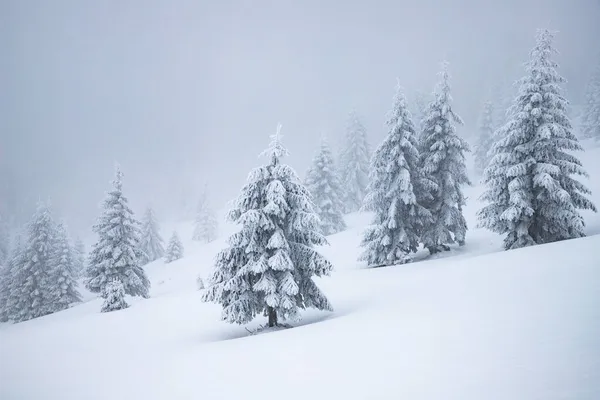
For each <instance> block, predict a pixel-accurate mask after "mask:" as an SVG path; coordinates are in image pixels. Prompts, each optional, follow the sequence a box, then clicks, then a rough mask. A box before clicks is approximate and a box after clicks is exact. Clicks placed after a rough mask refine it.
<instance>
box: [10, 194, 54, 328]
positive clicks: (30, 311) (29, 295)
mask: <svg viewBox="0 0 600 400" xmlns="http://www.w3.org/2000/svg"><path fill="white" fill-rule="evenodd" d="M54 235H55V226H54V222H53V220H52V214H51V211H50V208H49V206H48V205H47V204H45V203H39V204H38V207H37V210H36V212H35V214H34V215H33V218H32V220H31V222H30V223H29V226H28V228H27V241H26V243H24V245H23V249H22V251H21V254H19V255H16V259H15V260H14V263H15V264H14V265H12V266H11V269H12V282H11V286H10V295H9V298H8V301H7V303H8V304H7V307H8V308H9V310H10V316H11V319H12V320H13V321H15V322H20V321H26V320H29V319H32V318H37V317H41V316H43V315H46V314H50V313H51V312H53V310H54V305H53V302H54V300H55V297H54V291H53V288H52V284H53V282H52V279H51V277H52V261H53V260H52V256H53V254H52V250H53V244H54Z"/></svg>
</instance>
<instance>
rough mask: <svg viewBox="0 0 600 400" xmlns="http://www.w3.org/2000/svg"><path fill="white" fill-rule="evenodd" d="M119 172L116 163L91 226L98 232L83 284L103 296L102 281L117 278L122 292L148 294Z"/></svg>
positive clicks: (134, 226)
mask: <svg viewBox="0 0 600 400" xmlns="http://www.w3.org/2000/svg"><path fill="white" fill-rule="evenodd" d="M122 179H123V174H122V173H121V171H120V169H119V168H118V167H117V171H116V177H115V180H114V181H113V189H112V190H111V191H110V192H108V195H107V197H106V199H105V200H104V206H103V208H104V210H103V213H102V216H101V217H100V218H99V220H98V223H97V224H96V225H95V226H94V227H93V230H94V232H95V233H96V234H97V235H98V241H97V242H96V243H95V244H94V246H93V248H92V252H91V254H90V262H89V265H88V267H87V270H86V279H85V285H86V287H87V288H88V290H89V291H91V292H92V293H100V294H101V296H105V295H106V294H107V293H108V292H107V291H106V285H107V284H108V283H109V282H113V281H115V280H116V281H119V282H120V283H121V284H122V286H123V290H124V293H125V294H128V295H130V296H142V297H144V298H147V297H149V294H148V291H149V289H150V281H149V280H148V278H147V277H146V274H145V272H144V270H143V269H142V268H141V267H140V261H139V259H140V252H139V240H140V239H139V236H140V229H139V225H140V223H139V222H138V221H137V220H136V219H135V218H134V215H133V211H131V209H130V208H129V205H128V204H127V198H126V197H125V196H124V195H123V183H122Z"/></svg>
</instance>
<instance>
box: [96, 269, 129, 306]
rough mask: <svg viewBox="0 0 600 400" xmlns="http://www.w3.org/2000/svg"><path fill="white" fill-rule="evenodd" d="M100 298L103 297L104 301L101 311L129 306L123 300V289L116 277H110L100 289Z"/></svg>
mask: <svg viewBox="0 0 600 400" xmlns="http://www.w3.org/2000/svg"><path fill="white" fill-rule="evenodd" d="M102 298H104V302H103V303H102V308H101V309H100V311H101V312H111V311H117V310H122V309H124V308H127V307H129V305H128V304H127V302H126V301H125V289H124V288H123V283H122V282H121V280H119V279H117V278H116V277H113V278H111V280H110V281H109V282H108V283H107V284H106V285H104V288H103V289H102Z"/></svg>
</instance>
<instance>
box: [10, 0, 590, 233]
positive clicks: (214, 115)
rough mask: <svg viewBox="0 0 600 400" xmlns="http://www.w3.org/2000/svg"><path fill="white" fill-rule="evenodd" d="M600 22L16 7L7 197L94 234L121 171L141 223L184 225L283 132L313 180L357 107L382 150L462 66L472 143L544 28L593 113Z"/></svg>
mask: <svg viewBox="0 0 600 400" xmlns="http://www.w3.org/2000/svg"><path fill="white" fill-rule="evenodd" d="M599 20H600V2H598V1H597V0H564V1H558V0H555V1H548V0H524V1H517V0H507V1H501V0H496V1H486V0H481V1H477V0H448V1H442V0H438V1H432V0H411V1H399V0H394V1H341V0H338V1H325V0H321V1H313V0H310V1H285V0H281V1H155V0H152V1H142V0H138V1H116V0H110V1H108V0H105V1H95V2H93V1H79V0H72V1H62V0H55V1H43V0H36V1H30V0H24V1H17V0H14V1H9V0H0V57H1V58H0V179H1V180H2V181H1V182H0V183H1V185H0V189H1V190H2V192H0V196H1V197H0V201H2V202H3V205H4V208H11V209H13V210H14V209H15V207H16V208H18V209H20V210H21V211H19V212H21V213H25V215H29V214H30V213H31V211H32V210H33V209H32V207H33V204H34V203H35V201H36V200H38V199H45V198H48V197H51V198H52V202H53V204H54V206H55V209H56V210H57V213H59V214H60V215H62V216H64V217H65V218H66V220H67V222H68V223H69V224H70V225H71V227H72V229H74V230H75V231H78V232H77V233H80V232H81V233H82V234H86V231H85V229H88V227H89V225H91V224H92V223H93V221H94V219H95V218H96V216H97V215H98V213H99V210H98V204H99V203H100V202H101V200H102V199H103V197H104V193H105V191H106V190H107V189H109V181H110V180H111V179H112V176H113V168H114V162H115V161H118V162H119V163H120V164H121V166H122V169H123V171H124V173H125V181H124V190H125V191H126V195H128V197H129V198H130V200H131V201H132V205H133V207H134V209H135V210H136V211H137V212H138V213H139V212H141V211H142V210H143V207H145V206H146V205H148V204H153V205H154V206H155V207H157V208H158V209H159V214H160V213H162V214H163V215H170V213H169V212H170V211H173V209H174V208H176V207H177V206H178V205H179V204H180V197H181V196H182V194H183V193H186V192H187V193H189V195H188V196H189V197H190V201H191V202H192V203H195V202H196V198H195V196H196V192H197V190H198V189H199V188H200V187H201V186H202V184H203V183H204V182H207V183H208V184H209V185H210V187H211V188H212V195H213V198H214V203H215V205H217V206H223V205H224V203H225V202H226V201H227V200H230V199H231V198H232V197H234V196H235V195H237V193H238V191H239V188H240V186H241V185H242V184H243V183H244V181H245V178H246V176H247V174H248V172H249V170H250V169H251V168H252V167H254V166H256V165H258V163H259V162H260V160H259V159H258V158H257V156H258V154H259V153H260V152H261V150H262V149H263V148H264V147H265V146H266V145H267V143H268V136H269V135H270V134H272V133H273V132H274V130H275V129H276V125H277V123H278V122H281V123H282V124H283V130H282V132H283V134H284V135H285V138H284V140H285V144H286V145H287V147H288V148H289V150H290V152H291V156H290V157H289V159H288V160H287V161H288V162H289V163H290V164H291V165H292V166H294V167H295V168H296V170H297V171H298V173H299V174H300V175H301V176H304V172H305V170H306V168H307V166H308V163H309V162H310V160H311V158H312V155H313V153H314V152H315V150H316V147H317V145H318V138H319V136H320V135H321V133H325V134H327V136H328V137H329V138H330V141H331V142H333V143H334V144H335V143H338V142H339V137H340V136H341V135H342V133H343V129H344V125H345V122H346V116H347V114H348V112H349V111H350V110H352V109H353V108H354V109H356V110H357V111H358V113H359V114H360V115H361V116H362V117H363V119H364V122H365V125H366V127H367V129H368V133H369V139H370V141H371V144H372V146H373V147H374V146H375V145H376V144H377V142H378V141H379V140H380V139H381V138H382V137H383V135H384V134H385V127H384V122H385V113H386V112H387V111H388V109H389V108H390V106H391V101H392V97H393V94H394V87H395V83H396V77H398V78H399V79H400V82H401V83H402V85H403V86H404V87H405V89H406V92H407V93H406V94H407V96H408V97H409V100H410V98H411V96H412V95H413V93H414V91H416V90H420V91H422V92H425V93H430V92H431V91H432V90H433V88H434V85H435V83H436V80H437V75H436V73H437V71H438V69H439V65H440V61H441V60H442V59H444V58H445V59H447V60H448V61H449V62H450V72H451V75H452V87H453V97H454V100H455V103H454V104H455V110H456V112H457V113H458V114H459V115H461V116H462V117H463V119H464V120H465V123H466V125H465V127H464V128H461V132H463V133H465V134H466V133H467V132H468V131H469V130H473V129H475V128H476V123H477V118H478V116H479V112H480V109H481V103H482V101H483V100H484V99H485V98H486V96H488V94H489V92H490V89H491V88H492V86H493V85H494V84H495V83H497V82H499V81H505V82H507V83H510V82H512V81H513V80H514V79H515V78H518V77H519V75H520V74H522V66H521V64H522V63H523V62H524V61H526V60H527V57H528V52H529V50H530V49H531V47H532V46H533V43H534V35H535V32H536V29H537V28H540V27H549V28H551V29H554V30H557V31H559V32H558V34H557V39H556V46H557V48H558V49H559V51H560V55H559V56H558V58H557V60H558V62H559V63H560V64H561V69H560V72H561V73H562V74H563V75H564V76H565V77H566V78H567V79H568V80H569V84H568V86H567V89H568V93H567V95H568V98H569V100H571V101H572V102H573V103H577V102H579V101H580V99H581V97H582V92H583V88H584V85H585V83H586V80H587V77H588V75H589V74H590V72H591V70H592V68H593V67H594V64H595V62H596V61H597V59H598V58H597V57H598V54H600V45H599V44H598V38H599V37H600V24H598V21H599ZM0 205H2V204H0Z"/></svg>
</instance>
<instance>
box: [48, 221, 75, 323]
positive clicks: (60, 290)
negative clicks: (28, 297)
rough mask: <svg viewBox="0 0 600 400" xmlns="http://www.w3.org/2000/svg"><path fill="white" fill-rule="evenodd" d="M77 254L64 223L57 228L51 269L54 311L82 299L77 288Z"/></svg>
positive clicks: (65, 307) (63, 308)
mask: <svg viewBox="0 0 600 400" xmlns="http://www.w3.org/2000/svg"><path fill="white" fill-rule="evenodd" d="M77 263H78V261H77V258H76V254H75V252H74V250H73V248H72V247H71V243H70V241H69V236H68V234H67V230H66V228H65V226H64V225H63V224H59V225H58V226H57V228H56V238H55V245H54V254H53V262H52V264H53V268H52V271H51V281H52V282H51V290H52V297H53V298H54V300H53V310H52V311H53V312H56V311H61V310H65V309H67V308H69V306H70V305H71V304H73V303H77V302H80V301H81V295H80V294H79V291H78V290H77V281H76V277H77V273H78V271H77V268H78V265H77Z"/></svg>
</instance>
